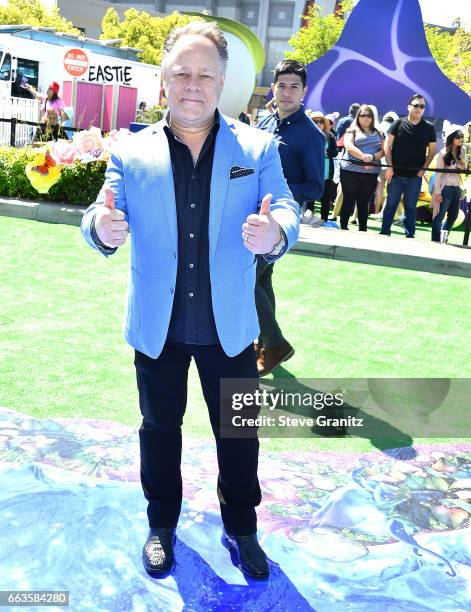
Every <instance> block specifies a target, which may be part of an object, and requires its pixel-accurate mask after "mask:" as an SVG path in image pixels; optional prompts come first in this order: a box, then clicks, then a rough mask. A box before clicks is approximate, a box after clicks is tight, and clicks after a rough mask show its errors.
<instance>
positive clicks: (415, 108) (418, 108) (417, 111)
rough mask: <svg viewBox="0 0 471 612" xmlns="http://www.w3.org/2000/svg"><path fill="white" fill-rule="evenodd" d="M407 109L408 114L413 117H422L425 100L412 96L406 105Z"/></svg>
mask: <svg viewBox="0 0 471 612" xmlns="http://www.w3.org/2000/svg"><path fill="white" fill-rule="evenodd" d="M407 110H408V111H409V115H410V116H411V117H412V118H413V119H416V120H417V119H422V117H423V115H424V113H425V100H424V98H414V99H413V100H412V102H411V103H410V104H409V106H408V107H407Z"/></svg>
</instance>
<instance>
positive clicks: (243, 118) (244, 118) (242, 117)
mask: <svg viewBox="0 0 471 612" xmlns="http://www.w3.org/2000/svg"><path fill="white" fill-rule="evenodd" d="M239 121H242V123H245V124H247V125H250V117H249V116H248V115H247V113H244V111H241V113H240V115H239Z"/></svg>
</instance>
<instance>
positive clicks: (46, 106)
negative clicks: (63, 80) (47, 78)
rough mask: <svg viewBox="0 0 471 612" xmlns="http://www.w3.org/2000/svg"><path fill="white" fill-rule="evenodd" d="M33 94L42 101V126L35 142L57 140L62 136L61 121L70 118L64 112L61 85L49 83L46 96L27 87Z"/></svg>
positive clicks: (29, 86) (54, 82)
mask: <svg viewBox="0 0 471 612" xmlns="http://www.w3.org/2000/svg"><path fill="white" fill-rule="evenodd" d="M26 88H27V89H28V90H29V91H30V92H31V94H32V95H33V96H34V97H35V98H37V99H38V100H41V122H40V123H41V126H40V128H39V129H38V132H37V134H36V136H35V140H57V139H58V138H59V136H61V134H60V125H61V121H66V120H67V119H68V118H69V117H68V115H67V113H65V112H64V106H65V104H64V100H62V98H60V97H59V89H60V86H59V83H57V82H56V81H52V82H51V83H49V85H48V88H47V93H46V94H41V93H39V92H38V91H36V90H35V89H34V87H32V86H31V85H28V86H27V87H26Z"/></svg>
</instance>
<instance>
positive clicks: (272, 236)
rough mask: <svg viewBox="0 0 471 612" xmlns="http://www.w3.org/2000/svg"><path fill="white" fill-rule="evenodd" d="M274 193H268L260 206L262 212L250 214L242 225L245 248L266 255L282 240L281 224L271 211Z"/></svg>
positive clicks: (256, 253)
mask: <svg viewBox="0 0 471 612" xmlns="http://www.w3.org/2000/svg"><path fill="white" fill-rule="evenodd" d="M272 198H273V196H272V194H271V193H267V195H266V196H265V197H264V198H263V200H262V204H261V206H260V212H259V213H258V214H257V215H255V214H252V215H249V216H248V217H247V221H246V222H245V223H244V224H243V225H242V240H243V241H244V245H245V248H246V249H248V250H249V251H251V252H252V253H254V254H255V255H266V254H267V253H270V251H272V250H273V247H274V246H275V245H276V244H277V243H278V242H279V241H280V240H281V232H280V226H279V225H278V223H277V222H276V221H275V219H274V218H273V216H272V214H271V212H270V204H271V201H272Z"/></svg>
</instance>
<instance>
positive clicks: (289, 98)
mask: <svg viewBox="0 0 471 612" xmlns="http://www.w3.org/2000/svg"><path fill="white" fill-rule="evenodd" d="M271 90H272V92H273V97H274V98H275V102H276V105H277V107H278V108H279V109H280V110H281V111H282V112H283V113H285V114H291V113H295V112H296V111H297V110H298V108H299V106H300V104H301V100H302V99H303V97H304V95H305V93H306V87H303V82H302V80H301V77H300V76H299V74H280V76H279V77H278V80H277V82H276V83H272V85H271Z"/></svg>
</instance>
